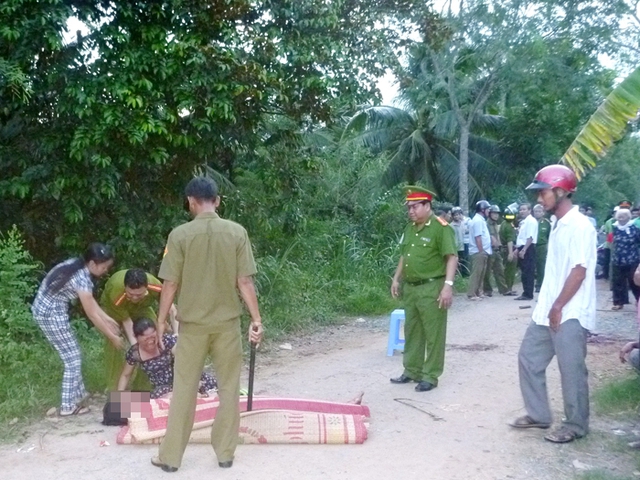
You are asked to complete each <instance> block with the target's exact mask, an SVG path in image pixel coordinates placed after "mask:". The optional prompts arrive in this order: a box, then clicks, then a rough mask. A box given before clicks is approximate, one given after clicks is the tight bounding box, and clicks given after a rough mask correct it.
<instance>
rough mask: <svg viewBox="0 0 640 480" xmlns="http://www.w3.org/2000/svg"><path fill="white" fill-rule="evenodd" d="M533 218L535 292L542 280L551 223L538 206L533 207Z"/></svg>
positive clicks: (540, 285) (537, 290) (538, 289)
mask: <svg viewBox="0 0 640 480" xmlns="http://www.w3.org/2000/svg"><path fill="white" fill-rule="evenodd" d="M533 218H535V219H536V220H537V221H538V241H537V242H536V292H539V291H540V287H542V280H544V264H545V262H546V261H547V245H548V244H549V234H550V233H551V222H550V221H549V220H547V219H546V218H545V216H544V208H543V207H542V205H540V204H538V205H536V206H534V207H533Z"/></svg>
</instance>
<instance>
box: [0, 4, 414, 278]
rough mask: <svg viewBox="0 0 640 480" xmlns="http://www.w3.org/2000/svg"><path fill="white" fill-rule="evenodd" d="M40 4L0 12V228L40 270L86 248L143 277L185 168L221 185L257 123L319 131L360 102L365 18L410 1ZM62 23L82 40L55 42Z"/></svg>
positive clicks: (251, 147)
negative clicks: (214, 176) (13, 233)
mask: <svg viewBox="0 0 640 480" xmlns="http://www.w3.org/2000/svg"><path fill="white" fill-rule="evenodd" d="M50 3H51V5H48V6H47V8H44V7H43V6H41V5H40V3H39V2H36V1H34V0H10V1H8V2H3V5H2V8H3V10H2V13H3V17H2V22H3V28H2V29H1V30H0V42H1V43H0V53H1V54H2V55H1V56H0V58H1V59H2V60H3V62H4V63H0V65H1V67H0V68H2V70H1V71H2V72H5V71H7V72H13V73H12V77H11V79H9V80H7V81H6V82H5V83H4V84H3V85H2V87H3V88H2V91H1V92H0V95H2V96H3V99H4V98H8V97H10V98H11V99H12V102H11V103H8V104H3V108H4V105H8V107H6V108H4V110H3V116H2V119H1V120H2V121H1V123H0V168H1V169H2V171H3V178H2V179H1V180H0V198H2V200H3V205H6V207H7V211H9V212H10V213H11V215H9V216H8V218H7V219H3V221H5V222H19V223H20V224H21V226H22V228H23V230H24V231H25V234H26V236H27V239H28V242H29V245H30V246H32V247H35V252H36V255H37V256H38V257H39V258H46V259H48V261H50V260H51V259H59V258H60V257H61V256H62V254H61V251H65V252H67V253H69V252H71V251H74V252H75V251H78V250H80V249H82V248H83V247H84V245H85V244H86V243H87V242H88V241H90V240H93V239H96V238H100V239H103V240H107V241H110V242H111V243H114V244H115V245H116V247H118V252H119V255H120V258H121V259H123V260H125V261H127V262H132V261H135V262H136V263H138V264H140V265H141V266H145V267H146V266H150V265H151V264H153V263H157V259H158V258H159V254H160V252H161V250H162V244H163V242H164V237H165V236H166V234H167V232H168V231H169V228H170V227H171V226H172V225H175V223H176V222H177V221H179V219H180V218H181V213H180V212H179V211H177V210H176V208H175V205H176V204H177V203H178V199H179V198H180V192H181V190H182V188H183V185H184V183H185V182H186V180H187V179H188V178H189V176H190V175H191V174H192V172H193V171H194V168H201V169H204V168H208V169H212V170H213V171H216V172H218V173H219V174H220V175H221V176H223V177H224V178H227V179H228V180H229V181H230V182H232V183H233V182H234V181H235V177H236V174H237V172H238V171H240V170H243V169H246V168H248V166H249V165H250V166H251V168H252V169H259V168H261V165H260V164H259V163H258V162H259V161H260V160H261V159H265V158H267V157H265V156H264V155H259V154H258V155H256V154H255V152H257V151H258V150H259V149H260V148H261V146H262V142H263V141H264V138H265V128H264V125H265V122H267V121H268V120H269V118H270V117H274V116H277V117H283V118H287V119H290V120H291V121H292V122H294V124H295V125H296V128H298V129H305V128H309V127H310V126H311V125H312V124H314V123H315V122H323V123H325V124H330V123H331V122H333V121H334V118H335V117H336V112H337V111H339V110H338V109H340V108H344V107H345V106H347V105H350V106H352V107H353V106H355V105H357V104H360V103H362V102H364V101H367V100H369V99H370V98H371V97H372V96H373V95H375V94H376V93H377V90H376V87H375V79H376V78H377V77H378V76H379V75H381V74H382V72H383V69H384V66H385V65H386V64H388V63H389V61H390V59H391V58H392V56H391V53H392V51H393V48H394V45H395V40H394V37H397V34H396V33H394V30H392V29H389V28H386V29H385V28H377V27H376V25H375V20H376V19H378V18H384V17H387V16H388V17H390V18H391V17H393V16H394V15H397V14H398V12H402V11H407V10H408V9H410V8H411V6H412V5H413V3H414V2H411V1H402V0H398V1H388V0H370V1H367V2H356V1H336V2H325V1H323V0H301V1H288V0H280V1H260V2H249V1H246V0H232V1H226V0H219V1H218V0H216V1H210V0H191V1H188V2H184V1H181V0H167V1H162V2H151V3H149V2H136V1H134V2H102V1H100V0H94V1H88V2H74V1H72V0H66V1H65V0H53V1H52V2H50ZM50 12H54V13H53V14H51V13H50ZM72 14H75V15H76V16H77V17H78V18H79V19H80V20H81V21H83V22H85V23H86V25H87V26H88V28H89V33H88V34H86V35H76V36H75V38H74V41H73V42H71V43H68V44H65V43H64V42H63V41H62V33H63V31H64V29H65V25H66V21H67V19H68V18H69V17H70V16H71V15H72ZM40 24H43V25H44V26H43V27H42V28H39V27H38V26H39V25H40ZM21 75H22V76H23V77H24V78H23V77H21ZM25 78H26V81H25V80H24V79H25ZM20 86H22V87H24V88H25V89H26V88H27V87H29V91H30V92H31V93H30V95H28V94H26V93H25V92H27V90H24V92H22V93H21V91H20ZM16 89H17V90H16ZM16 92H17V93H16Z"/></svg>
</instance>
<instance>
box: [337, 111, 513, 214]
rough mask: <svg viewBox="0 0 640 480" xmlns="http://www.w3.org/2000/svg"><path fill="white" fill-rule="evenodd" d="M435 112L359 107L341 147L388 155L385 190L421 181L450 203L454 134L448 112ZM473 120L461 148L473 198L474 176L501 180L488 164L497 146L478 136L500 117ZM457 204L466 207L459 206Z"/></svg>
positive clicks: (454, 187)
mask: <svg viewBox="0 0 640 480" xmlns="http://www.w3.org/2000/svg"><path fill="white" fill-rule="evenodd" d="M405 103H407V104H409V103H410V101H408V100H407V101H406V102H405ZM407 106H408V105H407ZM437 112H438V108H435V107H434V108H428V107H424V106H423V107H422V108H419V109H412V108H410V107H409V106H408V108H406V109H402V108H398V107H392V106H378V107H376V106H369V107H364V108H362V109H361V110H360V111H358V112H357V113H356V114H355V115H354V116H353V117H352V118H351V119H350V120H349V122H348V123H347V126H346V127H345V129H344V132H343V134H342V139H341V142H343V143H345V142H353V143H356V144H360V145H363V146H365V147H367V148H370V149H371V150H372V151H373V152H374V153H376V154H383V153H384V154H387V155H389V166H388V168H387V170H386V172H385V174H384V176H383V183H384V184H385V185H386V186H387V187H391V186H394V185H396V184H398V183H401V182H403V181H404V182H407V183H417V182H419V181H421V182H422V183H424V184H425V186H426V187H427V188H430V189H431V190H433V191H434V193H436V195H437V196H438V197H439V198H443V199H449V200H453V199H456V198H459V197H458V194H459V186H460V176H461V167H460V162H459V157H458V152H459V150H460V148H459V138H460V136H459V131H460V129H459V124H458V122H457V118H456V116H455V115H454V113H453V112H451V111H447V112H442V113H437ZM475 120H476V121H475V122H474V123H473V125H472V127H471V128H472V129H473V131H474V133H471V134H470V135H469V138H468V144H467V145H468V146H469V147H470V148H469V150H468V152H469V159H470V162H469V167H470V168H469V170H470V171H471V174H470V175H469V177H468V181H469V188H470V193H471V196H472V197H476V198H477V197H478V196H480V195H481V194H482V189H481V187H480V185H479V182H477V181H476V179H475V178H474V177H475V174H481V173H483V174H485V175H486V174H487V173H489V175H491V176H493V179H494V180H495V178H496V177H497V176H499V175H500V174H501V171H500V169H499V168H497V166H496V165H495V164H494V163H493V161H492V159H491V158H492V157H493V156H494V155H495V154H496V153H497V152H498V151H499V149H498V146H497V142H495V140H493V139H492V138H490V137H489V136H487V135H484V136H483V135H482V133H487V132H488V131H490V130H494V129H495V127H496V126H497V125H499V123H500V120H501V117H499V116H495V115H478V116H477V117H476V119H475ZM476 133H477V134H476ZM460 204H461V205H462V206H463V208H466V207H467V203H466V202H464V201H463V202H461V203H460Z"/></svg>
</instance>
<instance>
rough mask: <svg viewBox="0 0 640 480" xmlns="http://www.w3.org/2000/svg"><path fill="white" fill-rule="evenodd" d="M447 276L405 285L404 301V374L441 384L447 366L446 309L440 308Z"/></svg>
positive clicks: (414, 378) (403, 291) (415, 378)
mask: <svg viewBox="0 0 640 480" xmlns="http://www.w3.org/2000/svg"><path fill="white" fill-rule="evenodd" d="M443 286H444V278H438V279H435V280H433V281H430V282H427V283H425V284H423V285H408V284H406V283H405V284H404V285H403V287H402V289H403V290H402V297H403V303H404V314H405V320H404V338H405V344H404V356H403V359H402V362H403V365H404V375H406V376H407V377H410V378H412V379H413V380H416V381H424V382H429V383H432V384H433V385H437V384H438V377H439V376H440V375H442V371H443V370H444V350H445V342H446V337H447V309H445V308H439V306H438V296H439V295H440V291H441V290H442V287H443Z"/></svg>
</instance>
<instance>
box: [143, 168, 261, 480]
mask: <svg viewBox="0 0 640 480" xmlns="http://www.w3.org/2000/svg"><path fill="white" fill-rule="evenodd" d="M185 195H186V197H187V201H188V206H189V211H190V212H191V214H192V215H193V216H194V219H193V220H192V221H190V222H188V223H185V224H183V225H180V226H179V227H176V228H174V229H173V230H172V231H171V233H170V234H169V239H168V241H167V247H166V251H165V256H164V258H163V260H162V264H161V266H160V272H159V274H158V276H159V277H160V278H162V279H163V280H164V285H163V287H162V293H161V294H160V306H159V309H158V327H157V335H158V341H159V343H160V345H161V346H162V347H163V344H162V339H163V334H164V332H165V330H166V322H167V318H168V316H169V311H170V309H171V305H172V303H173V299H174V297H175V295H176V293H178V292H179V293H178V302H177V306H178V316H179V317H180V335H179V336H178V341H177V344H176V346H175V349H176V350H175V366H174V383H173V396H172V398H171V405H170V407H169V418H168V423H167V433H166V435H165V437H164V439H163V440H162V443H161V444H160V449H159V452H158V455H157V456H156V457H153V458H152V459H151V463H152V464H153V465H155V466H157V467H160V468H162V469H163V470H164V471H166V472H175V471H176V470H177V469H178V467H180V465H181V462H182V456H183V454H184V451H185V448H186V445H187V442H188V441H189V436H190V435H191V430H192V426H193V420H194V416H195V407H196V397H197V394H198V386H199V383H200V377H201V374H202V370H203V367H204V362H205V359H206V357H207V355H209V356H210V358H211V361H212V363H213V369H214V371H215V374H216V378H217V381H218V398H219V402H220V403H219V407H218V410H217V413H216V421H215V422H214V424H213V427H212V430H211V445H212V446H213V449H214V451H215V454H216V456H217V457H218V465H219V466H220V467H221V468H229V467H231V466H232V465H233V457H234V453H235V450H236V446H237V444H238V427H239V425H240V410H239V391H240V371H241V369H242V338H241V333H240V315H241V313H242V307H241V303H240V297H241V298H242V300H243V301H244V303H245V305H246V307H247V310H248V312H249V315H250V316H251V322H250V324H249V341H250V342H252V343H260V341H261V339H262V318H261V316H260V311H259V308H258V300H257V297H256V291H255V286H254V283H253V275H255V273H256V266H255V262H254V259H253V253H252V251H251V242H250V241H249V237H248V235H247V232H246V230H245V229H244V228H243V227H242V226H240V225H238V224H237V223H235V222H232V221H230V220H224V219H222V218H220V217H219V216H218V214H217V213H216V209H217V208H218V206H219V205H220V197H219V196H218V188H217V186H216V184H215V182H214V181H213V180H211V179H209V178H206V177H195V178H193V179H192V180H191V181H190V182H189V183H188V184H187V187H186V189H185Z"/></svg>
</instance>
